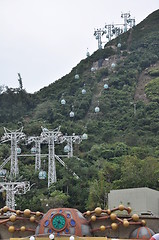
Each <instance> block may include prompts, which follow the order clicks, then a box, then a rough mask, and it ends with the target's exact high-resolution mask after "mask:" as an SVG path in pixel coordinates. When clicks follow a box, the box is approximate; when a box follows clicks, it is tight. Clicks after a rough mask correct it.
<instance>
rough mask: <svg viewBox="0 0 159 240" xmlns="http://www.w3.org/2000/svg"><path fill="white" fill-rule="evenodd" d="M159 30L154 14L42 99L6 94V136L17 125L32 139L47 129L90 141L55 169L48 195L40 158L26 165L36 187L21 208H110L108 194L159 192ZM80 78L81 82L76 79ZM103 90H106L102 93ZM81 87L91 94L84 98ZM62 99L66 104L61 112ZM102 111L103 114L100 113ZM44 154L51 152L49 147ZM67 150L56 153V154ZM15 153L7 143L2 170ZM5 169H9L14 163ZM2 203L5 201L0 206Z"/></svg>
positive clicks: (1, 113)
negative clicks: (138, 189) (137, 190)
mask: <svg viewBox="0 0 159 240" xmlns="http://www.w3.org/2000/svg"><path fill="white" fill-rule="evenodd" d="M158 29H159V11H155V12H154V13H152V14H151V15H150V16H148V17H147V18H146V19H145V20H144V21H142V22H141V23H140V24H139V25H137V26H136V27H134V28H133V29H131V30H129V31H128V32H126V33H124V34H122V35H120V36H119V37H118V38H116V39H114V40H112V41H110V42H109V43H107V44H106V45H105V48H104V49H100V50H98V51H96V52H94V53H93V54H92V55H91V56H89V57H87V58H86V59H84V60H82V61H81V62H80V63H79V64H78V65H77V66H76V67H75V68H73V69H72V71H71V72H70V73H69V74H67V75H66V76H64V77H62V78H61V79H59V80H58V81H56V82H54V83H52V84H50V85H49V86H48V87H45V88H43V89H41V90H40V91H39V92H37V93H35V94H29V93H27V92H26V91H25V90H23V88H22V84H21V87H20V88H18V89H10V88H7V89H6V91H1V94H0V135H1V136H2V135H3V133H4V131H3V127H4V126H5V127H7V128H9V129H17V128H19V125H20V126H21V125H23V126H24V132H25V133H26V135H28V136H31V135H32V136H33V135H35V136H38V135H39V134H40V132H41V126H45V127H47V128H48V129H54V128H56V127H58V126H59V125H61V131H62V132H63V133H67V134H68V135H72V133H73V132H74V133H76V134H83V133H84V132H86V133H87V134H88V140H85V141H82V143H81V144H80V145H75V146H74V156H77V157H73V158H66V159H64V161H65V163H66V164H67V166H68V168H67V169H65V168H64V167H62V166H61V165H60V164H59V163H58V162H57V164H56V168H57V179H58V181H57V183H55V184H52V186H51V187H50V188H49V189H48V188H47V181H46V180H39V179H38V173H35V171H34V168H35V166H34V165H35V162H34V159H33V158H32V157H24V158H21V159H20V161H19V169H20V175H21V176H22V178H23V179H25V180H29V181H30V182H31V184H33V186H32V188H31V191H30V192H28V193H27V196H26V198H24V197H23V196H17V197H16V200H17V208H21V209H25V208H31V209H32V210H42V211H46V210H47V208H49V207H58V206H67V207H75V208H78V209H79V210H81V211H84V210H85V209H87V208H89V209H93V208H94V207H96V206H97V205H98V206H101V207H106V206H107V203H108V193H109V191H110V189H119V188H132V187H150V188H153V189H156V190H159V185H158V182H159V147H158V142H159V134H158V133H159V120H158V119H159V94H158V93H159V47H158V43H159V30H158ZM119 42H120V43H121V48H120V49H118V47H117V44H118V43H119ZM112 63H115V67H112ZM92 67H93V68H94V70H95V71H94V70H92ZM77 73H78V74H79V76H80V78H79V79H75V75H76V74H77ZM145 81H146V82H145ZM105 83H107V84H108V86H109V87H108V89H104V84H105ZM1 88H2V87H1ZM83 88H85V90H86V94H82V93H81V91H82V89H83ZM137 93H138V94H137ZM141 93H142V94H143V97H142V96H141ZM63 98H64V99H65V100H66V104H65V105H61V100H62V99H63ZM96 106H99V108H100V112H99V113H95V112H94V108H95V107H96ZM71 110H73V111H74V112H75V117H74V118H73V119H71V118H70V117H69V113H70V111H71ZM42 147H43V149H42V151H43V152H45V153H47V148H46V146H42ZM62 147H63V146H61V147H60V146H56V151H57V153H59V154H60V152H61V151H62ZM22 150H23V151H24V152H27V151H29V146H26V145H22ZM9 154H10V145H9V143H5V144H1V145H0V161H1V163H2V162H3V159H4V158H7V157H8V156H9ZM46 165H47V164H45V170H46V171H47V166H46ZM43 167H44V166H43ZM5 168H6V169H7V170H9V163H7V165H6V166H5ZM68 169H71V170H72V171H73V172H76V174H77V175H78V176H79V179H76V178H74V176H73V175H72V174H71V173H70V171H68ZM4 201H5V195H4V194H2V196H1V205H3V204H4Z"/></svg>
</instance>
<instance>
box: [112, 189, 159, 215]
mask: <svg viewBox="0 0 159 240" xmlns="http://www.w3.org/2000/svg"><path fill="white" fill-rule="evenodd" d="M120 204H123V205H124V206H125V207H131V208H132V213H137V214H141V213H142V212H152V213H153V215H154V216H159V191H156V190H153V189H150V188H147V187H145V188H129V189H120V190H111V191H110V193H109V194H108V208H109V209H112V208H114V207H117V206H119V205H120Z"/></svg>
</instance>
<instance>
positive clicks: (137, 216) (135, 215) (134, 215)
mask: <svg viewBox="0 0 159 240" xmlns="http://www.w3.org/2000/svg"><path fill="white" fill-rule="evenodd" d="M132 219H133V220H134V221H135V222H137V221H138V220H139V215H138V214H136V213H135V214H133V215H132Z"/></svg>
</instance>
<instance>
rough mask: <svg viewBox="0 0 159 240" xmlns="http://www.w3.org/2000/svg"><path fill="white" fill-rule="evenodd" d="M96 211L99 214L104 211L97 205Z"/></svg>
mask: <svg viewBox="0 0 159 240" xmlns="http://www.w3.org/2000/svg"><path fill="white" fill-rule="evenodd" d="M94 211H95V213H96V214H97V215H100V214H101V212H102V209H101V208H100V207H97V208H96V209H95V210H94Z"/></svg>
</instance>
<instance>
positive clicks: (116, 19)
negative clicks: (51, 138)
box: [0, 0, 159, 93]
mask: <svg viewBox="0 0 159 240" xmlns="http://www.w3.org/2000/svg"><path fill="white" fill-rule="evenodd" d="M157 9H159V0H132V1H128V0H114V1H110V0H109V1H108V0H0V85H3V84H4V85H6V86H8V87H13V88H16V87H19V82H18V75H17V73H20V74H21V77H22V81H23V87H24V89H26V91H27V92H30V93H34V92H36V91H38V90H40V89H41V88H43V87H44V86H48V85H49V84H50V83H52V82H54V81H55V80H58V79H59V78H61V77H62V76H64V75H66V74H68V73H69V72H70V71H71V69H72V68H73V67H75V66H76V65H77V64H78V63H79V62H80V61H81V60H82V59H84V58H86V52H87V48H88V51H89V52H90V54H92V53H93V52H94V51H96V50H97V48H98V44H97V40H96V39H95V37H94V35H93V34H94V29H95V28H104V26H105V24H112V23H114V24H120V23H121V24H123V23H124V21H123V19H122V18H121V13H122V12H123V13H127V12H130V14H131V18H135V21H136V24H138V23H139V22H141V21H142V20H143V19H144V18H146V17H147V16H148V15H149V14H150V13H152V12H153V11H155V10H157Z"/></svg>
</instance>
